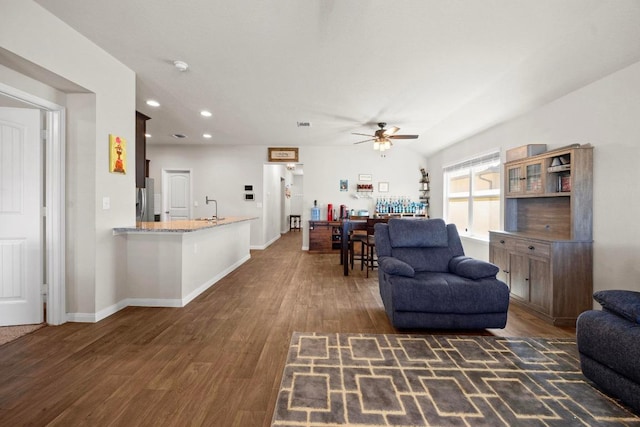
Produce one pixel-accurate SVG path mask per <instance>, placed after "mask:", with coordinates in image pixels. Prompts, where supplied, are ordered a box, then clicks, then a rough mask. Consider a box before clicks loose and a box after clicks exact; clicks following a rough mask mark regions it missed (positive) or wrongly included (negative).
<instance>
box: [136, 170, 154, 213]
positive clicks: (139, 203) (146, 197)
mask: <svg viewBox="0 0 640 427" xmlns="http://www.w3.org/2000/svg"><path fill="white" fill-rule="evenodd" d="M144 182H145V185H146V187H145V188H136V221H154V220H155V214H154V211H153V198H154V196H153V179H151V178H145V179H144Z"/></svg>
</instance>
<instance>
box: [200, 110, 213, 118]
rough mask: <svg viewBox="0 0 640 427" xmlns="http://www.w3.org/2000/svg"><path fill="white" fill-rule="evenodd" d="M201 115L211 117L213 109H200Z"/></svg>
mask: <svg viewBox="0 0 640 427" xmlns="http://www.w3.org/2000/svg"><path fill="white" fill-rule="evenodd" d="M200 115H201V116H202V117H211V116H212V114H211V111H207V110H202V111H200Z"/></svg>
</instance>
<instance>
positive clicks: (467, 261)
mask: <svg viewBox="0 0 640 427" xmlns="http://www.w3.org/2000/svg"><path fill="white" fill-rule="evenodd" d="M498 271H500V269H499V268H498V266H496V265H494V264H491V263H489V262H486V261H482V260H479V259H475V258H471V257H467V256H457V257H453V258H451V261H449V272H451V273H453V274H456V275H458V276H462V277H466V278H468V279H473V280H477V279H484V278H486V277H496V274H498Z"/></svg>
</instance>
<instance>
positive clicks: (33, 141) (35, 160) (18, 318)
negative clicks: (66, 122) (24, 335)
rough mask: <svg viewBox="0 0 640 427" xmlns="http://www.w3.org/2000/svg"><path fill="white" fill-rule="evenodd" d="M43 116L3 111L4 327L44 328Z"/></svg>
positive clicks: (0, 312)
mask: <svg viewBox="0 0 640 427" xmlns="http://www.w3.org/2000/svg"><path fill="white" fill-rule="evenodd" d="M41 156H42V150H41V144H40V111H39V110H31V109H24V108H0V326H7V325H24V324H32V323H41V322H42V320H43V303H42V292H41V286H42V283H43V272H42V270H43V268H42V263H43V261H42V260H43V253H42V250H43V249H42V248H43V244H42V239H43V234H42V215H41V207H42V179H43V178H42V176H43V175H42V169H43V167H42V160H41V159H42V158H41Z"/></svg>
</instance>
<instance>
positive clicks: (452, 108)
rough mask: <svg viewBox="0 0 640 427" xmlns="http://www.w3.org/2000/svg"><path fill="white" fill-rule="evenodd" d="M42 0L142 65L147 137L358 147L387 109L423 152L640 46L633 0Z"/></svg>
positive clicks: (629, 57) (590, 77)
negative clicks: (305, 124)
mask: <svg viewBox="0 0 640 427" xmlns="http://www.w3.org/2000/svg"><path fill="white" fill-rule="evenodd" d="M36 1H37V2H38V3H39V4H41V5H42V6H43V7H45V8H46V9H48V10H50V11H51V12H52V13H54V14H55V15H57V16H58V17H59V18H60V19H62V20H63V21H65V22H67V23H68V24H69V25H70V26H71V27H73V28H75V29H76V30H77V31H79V32H80V33H82V34H84V35H85V36H87V37H88V38H89V39H91V40H93V41H94V42H95V43H96V44H97V45H99V46H100V47H102V48H103V49H104V50H106V51H107V52H109V53H110V54H112V55H113V56H114V57H115V58H117V59H118V60H120V61H122V62H123V63H124V64H126V65H127V66H128V67H130V68H131V69H133V70H134V71H135V72H136V73H137V109H138V110H139V111H141V112H143V113H145V114H147V115H148V116H150V117H151V118H152V120H150V121H149V122H148V131H149V132H150V133H151V134H152V138H151V139H150V140H149V143H150V144H215V145H268V146H306V145H331V146H349V145H350V144H352V143H354V142H356V141H359V140H361V139H362V137H359V136H355V135H351V133H352V132H361V133H372V132H373V131H374V130H375V129H376V125H375V123H377V122H380V121H384V122H387V123H388V124H389V126H398V127H400V128H401V130H400V132H398V133H399V134H404V133H408V134H419V135H420V138H419V139H417V140H401V141H396V142H395V144H397V145H402V146H406V147H410V148H413V149H415V150H416V151H418V152H420V153H423V154H425V155H428V154H430V153H433V152H435V151H437V150H439V149H441V148H443V147H444V146H446V145H448V144H451V143H454V142H457V141H459V140H461V139H464V138H465V137H468V136H470V135H473V134H475V133H477V132H480V131H482V130H484V129H487V128H489V127H491V126H494V125H496V124H498V123H500V122H502V121H505V120H508V119H510V118H513V117H515V116H517V115H519V114H522V113H524V112H526V111H528V110H530V109H532V108H535V107H537V106H539V105H542V104H544V103H547V102H549V101H551V100H553V99H556V98H558V97H560V96H562V95H564V94H567V93H569V92H571V91H573V90H575V89H577V88H579V87H582V86H584V85H585V84H588V83H590V82H592V81H594V80H597V79H599V78H601V77H603V76H605V75H607V74H609V73H611V72H614V71H616V70H618V69H621V68H623V67H625V66H627V65H629V64H632V63H634V62H637V61H639V60H640V1H638V0H411V1H406V0H396V1H383V0H342V1H336V0H263V1H257V0H234V1H220V0H190V1H157V0H109V1H104V0H36ZM174 60H182V61H185V62H187V63H188V64H189V65H190V69H189V70H188V71H186V72H184V73H181V72H180V71H178V70H177V69H176V68H174V67H173V65H172V63H173V61H174ZM148 98H153V99H156V100H158V101H159V102H160V103H161V106H160V107H159V108H156V109H154V108H151V107H148V106H147V105H145V100H146V99H148ZM201 109H208V110H210V111H211V112H212V113H213V117H211V118H209V119H205V118H202V117H201V116H200V115H199V111H200V110H201ZM299 121H309V122H311V124H312V126H311V127H310V128H302V127H300V128H299V127H297V125H296V123H297V122H299ZM205 132H207V133H211V134H212V135H213V138H211V139H210V140H205V139H204V138H202V136H201V135H202V134H203V133H205ZM174 133H183V134H186V135H187V136H188V138H187V139H184V140H177V139H175V138H173V137H171V135H172V134H174ZM366 145H367V144H362V145H361V146H362V147H363V149H370V147H366Z"/></svg>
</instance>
